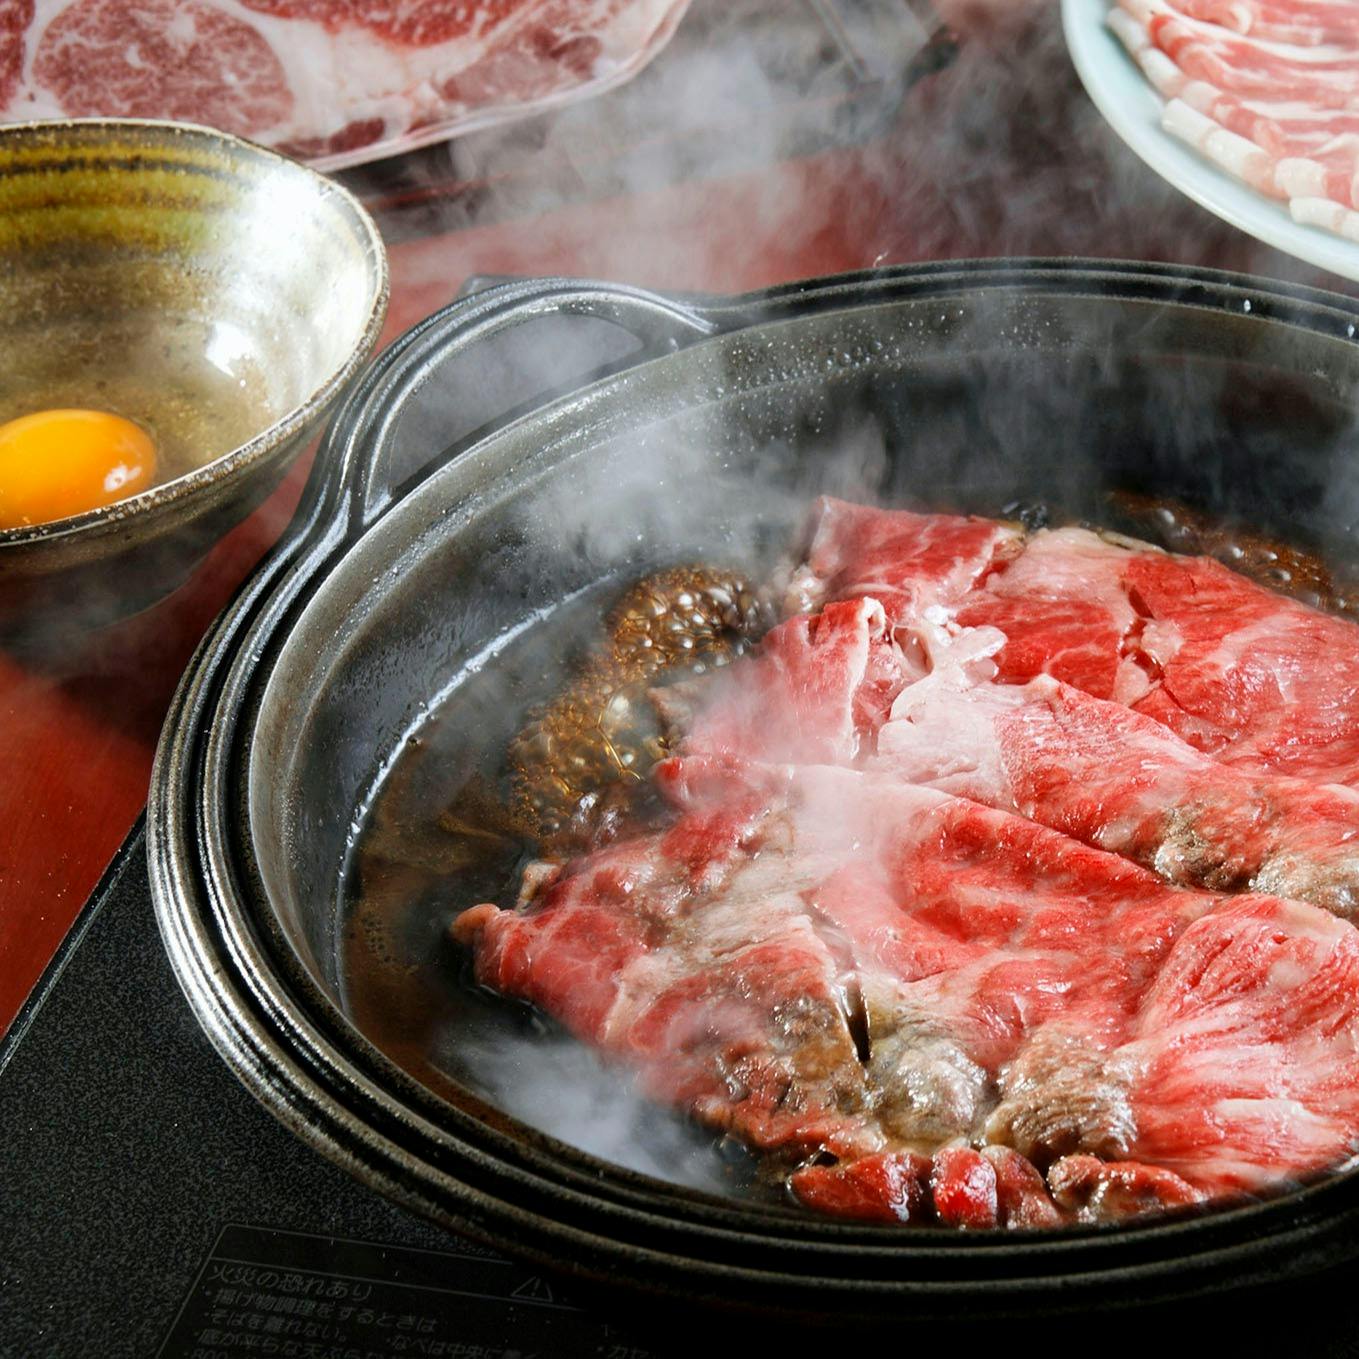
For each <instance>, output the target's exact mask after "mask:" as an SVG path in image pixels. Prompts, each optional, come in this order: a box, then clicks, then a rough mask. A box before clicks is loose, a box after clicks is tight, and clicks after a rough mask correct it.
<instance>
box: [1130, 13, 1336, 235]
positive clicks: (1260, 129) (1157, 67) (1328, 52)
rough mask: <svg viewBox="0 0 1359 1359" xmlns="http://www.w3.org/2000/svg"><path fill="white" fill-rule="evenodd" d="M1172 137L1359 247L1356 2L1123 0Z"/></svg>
mask: <svg viewBox="0 0 1359 1359" xmlns="http://www.w3.org/2000/svg"><path fill="white" fill-rule="evenodd" d="M1108 22H1109V27H1110V28H1111V29H1112V30H1113V31H1114V32H1115V33H1116V34H1117V35H1118V38H1119V39H1120V41H1121V42H1122V43H1123V45H1124V46H1125V47H1126V48H1127V49H1128V52H1129V53H1130V54H1131V56H1132V57H1133V59H1134V60H1136V61H1137V63H1138V64H1139V65H1140V66H1141V68H1142V70H1143V72H1144V73H1145V74H1146V76H1147V78H1148V80H1149V81H1150V82H1151V84H1152V85H1153V86H1154V87H1155V88H1156V90H1157V92H1158V93H1159V94H1160V95H1161V96H1162V98H1164V99H1165V100H1166V101H1167V102H1166V106H1165V112H1164V114H1163V117H1162V126H1163V127H1164V128H1165V130H1166V131H1167V132H1169V133H1171V134H1172V135H1174V136H1176V137H1178V138H1180V139H1181V140H1183V141H1186V142H1188V143H1189V144H1190V145H1191V146H1193V147H1194V148H1195V149H1196V150H1198V151H1199V152H1201V153H1202V154H1203V155H1204V156H1205V157H1206V158H1207V159H1208V160H1210V161H1212V162H1214V163H1215V164H1217V165H1219V166H1221V167H1222V168H1223V169H1224V170H1226V171H1228V173H1230V174H1232V175H1234V176H1235V177H1236V178H1238V179H1241V180H1244V181H1245V182H1246V183H1248V184H1250V185H1251V187H1252V188H1255V189H1257V190H1259V192H1260V193H1262V194H1264V195H1266V196H1268V197H1270V198H1278V199H1284V200H1286V201H1287V202H1288V205H1289V211H1290V213H1291V215H1292V217H1293V219H1294V220H1295V221H1297V222H1299V223H1301V224H1303V225H1310V226H1319V227H1323V228H1326V229H1327V230H1330V231H1334V232H1337V233H1339V234H1340V235H1342V236H1345V237H1348V238H1349V239H1351V240H1359V10H1356V7H1355V6H1354V5H1353V4H1350V3H1347V2H1346V0H1329V2H1326V3H1317V2H1316V0H1117V3H1114V4H1112V5H1111V7H1110V10H1109V18H1108Z"/></svg>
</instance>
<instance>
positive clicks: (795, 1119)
mask: <svg viewBox="0 0 1359 1359" xmlns="http://www.w3.org/2000/svg"><path fill="white" fill-rule="evenodd" d="M1357 326H1359V303H1356V302H1354V301H1353V300H1351V299H1347V298H1342V297H1339V296H1335V295H1330V294H1324V293H1318V292H1313V291H1308V290H1305V289H1292V288H1288V287H1286V286H1284V285H1279V284H1273V283H1268V282H1265V281H1262V280H1258V279H1251V278H1246V277H1241V276H1233V275H1225V274H1219V273H1214V272H1211V271H1196V270H1184V269H1173V268H1169V267H1161V266H1150V265H1124V264H1112V263H1100V262H1082V261H1020V262H1005V261H1001V262H994V263H988V262H980V263H973V264H944V265H921V266H908V267H903V268H899V269H892V270H886V271H879V272H875V273H869V274H863V275H854V276H848V277H845V278H839V279H829V280H814V281H810V282H807V283H804V284H799V285H795V286H792V287H787V288H779V289H774V290H772V291H769V292H765V293H761V294H758V295H753V296H745V297H739V298H732V299H717V298H703V299H694V298H673V297H663V296H659V295H654V294H649V293H645V292H640V291H636V290H632V289H626V288H618V287H612V286H606V285H599V284H590V283H579V282H571V281H548V282H528V283H517V284H516V283H511V284H505V285H501V286H498V287H494V288H491V289H490V290H488V291H486V292H484V293H482V294H479V295H476V296H473V297H471V298H469V299H466V300H464V301H462V302H459V303H456V304H454V305H453V306H452V307H451V308H449V309H447V310H446V311H444V312H442V313H440V314H438V315H436V316H435V317H432V318H431V319H430V320H428V321H427V322H425V323H423V324H422V325H421V326H419V327H417V328H416V329H415V330H414V331H412V332H410V333H408V334H407V335H406V336H405V337H403V338H402V339H401V340H400V341H398V342H397V343H396V344H395V345H394V346H392V348H390V349H389V350H388V351H386V353H385V354H384V356H383V357H382V358H381V359H380V360H379V361H378V362H377V364H376V365H375V366H374V367H373V369H372V370H371V371H370V373H369V374H368V376H367V378H366V379H365V381H364V382H363V384H361V386H360V387H359V388H358V389H357V390H356V391H355V393H354V394H353V395H352V396H351V398H350V400H349V402H348V404H347V406H346V408H345V409H344V411H343V412H342V413H341V415H340V416H339V417H338V419H337V422H336V424H335V426H334V427H333V428H332V430H331V432H330V434H329V435H328V438H327V441H326V444H325V446H324V448H323V450H322V453H321V455H320V457H319V459H318V463H317V468H316V471H315V472H314V474H313V478H312V481H311V484H310V486H309V488H308V492H307V495H306V497H305V498H304V501H303V505H302V508H301V509H300V510H299V514H298V518H297V520H296V522H295V523H294V525H293V527H292V528H291V529H290V531H289V533H288V534H287V535H286V537H285V539H284V540H283V542H282V544H281V545H280V547H279V549H278V550H277V552H276V553H275V554H274V555H273V556H272V557H271V558H270V559H269V561H268V562H267V563H266V564H265V565H264V566H263V567H262V568H261V570H260V571H259V573H258V574H257V575H256V576H255V577H254V578H253V580H252V581H251V582H250V583H249V584H248V585H247V586H246V588H245V589H244V590H243V592H242V594H241V595H240V597H239V598H238V599H237V601H236V602H235V603H234V604H233V606H232V607H231V609H230V610H229V611H228V612H227V613H226V614H225V615H223V617H222V618H221V619H220V620H219V622H218V624H217V625H216V627H215V630H214V631H213V633H212V634H211V635H210V636H209V638H208V639H207V641H206V642H205V644H204V646H203V648H202V650H201V651H200V653H199V655H198V657H197V659H196V661H195V664H194V666H193V668H192V669H191V670H190V672H189V674H188V675H187V676H186V678H185V680H184V682H183V685H182V686H181V689H180V692H179V695H178V697H177V699H176V704H175V708H174V710H173V712H172V714H171V716H170V719H169V722H168V724H167V727H166V733H165V736H164V738H163V740H162V743H161V748H160V751H159V755H158V759H157V765H156V772H155V776H154V783H153V795H152V801H151V807H150V814H149V817H150V819H149V845H150V857H151V866H152V884H153V893H154V897H155V901H156V907H157V912H158V917H159V922H160V926H161V929H162V933H163V935H164V937H165V941H166V945H167V948H168V951H169V954H170V957H171V959H172V961H173V964H174V967H175V969H176V973H177V975H178V977H179V980H180V983H181V985H182V987H183V989H184V992H185V994H186V996H187V997H188V1000H189V1002H190V1004H191V1005H192V1007H193V1009H194V1010H195V1012H196V1014H197V1015H198V1018H199V1020H200V1021H201V1022H202V1024H203V1025H204V1027H205V1029H206V1030H207V1032H208V1033H209V1034H210V1036H211V1037H212V1039H213V1041H214V1042H215V1044H216V1045H217V1047H218V1049H219V1050H220V1052H221V1054H222V1055H223V1057H224V1058H225V1060H226V1061H227V1062H228V1063H229V1064H230V1065H231V1067H232V1068H233V1069H234V1070H235V1071H236V1072H237V1074H238V1075H239V1076H240V1077H241V1079H242V1080H243V1081H244V1082H245V1084H246V1085H247V1086H248V1087H249V1088H250V1089H251V1090H252V1091H253V1092H254V1093H255V1094H256V1095H257V1096H258V1097H259V1098H260V1099H261V1100H262V1101H263V1102H264V1103H265V1104H266V1105H267V1106H268V1107H270V1108H271V1109H272V1110H273V1111H274V1112H275V1113H276V1114H277V1115H278V1116H279V1117H280V1118H282V1119H284V1120H285V1122H287V1123H288V1125H289V1126H290V1127H292V1128H294V1129H295V1130H296V1131H297V1132H298V1134H299V1135H300V1136H302V1137H303V1138H305V1139H306V1140H308V1141H310V1142H311V1143H313V1144H314V1145H315V1146H316V1147H317V1148H319V1149H320V1150H321V1151H323V1152H324V1153H326V1154H328V1155H330V1156H332V1157H334V1158H335V1159H337V1160H338V1161H340V1162H341V1163H342V1164H343V1165H345V1166H347V1167H348V1168H349V1169H350V1170H351V1171H352V1172H353V1173H355V1174H356V1175H358V1176H360V1177H361V1178H362V1179H363V1180H365V1181H366V1182H367V1183H369V1184H371V1185H372V1186H374V1187H375V1188H377V1189H380V1190H382V1191H383V1192H385V1193H388V1194H390V1195H393V1196H394V1197H396V1198H397V1199H399V1200H400V1201H401V1202H403V1203H405V1204H407V1205H409V1206H411V1207H413V1208H415V1209H417V1210H419V1211H421V1212H424V1213H426V1214H429V1215H430V1216H432V1217H434V1218H436V1219H437V1220H439V1221H442V1222H444V1223H446V1224H448V1225H449V1226H451V1227H453V1228H455V1229H457V1230H461V1231H465V1232H471V1233H473V1234H475V1235H479V1236H481V1237H483V1238H486V1239H494V1240H495V1241H496V1242H497V1243H498V1244H499V1245H500V1246H501V1247H502V1248H509V1249H513V1250H516V1251H518V1252H521V1253H522V1254H524V1255H525V1256H527V1257H529V1258H532V1259H535V1260H538V1261H540V1262H543V1263H545V1264H550V1265H552V1266H553V1267H555V1268H557V1269H564V1270H567V1271H568V1272H571V1273H573V1274H575V1275H576V1276H577V1277H578V1278H580V1279H582V1280H585V1281H587V1282H589V1281H593V1282H596V1283H598V1282H602V1281H607V1282H609V1283H610V1284H611V1285H613V1286H615V1287H623V1288H625V1289H632V1290H635V1291H637V1292H638V1293H639V1294H643V1293H644V1294H645V1295H647V1296H649V1297H652V1298H656V1299H661V1300H665V1299H669V1300H670V1301H671V1302H675V1301H678V1300H684V1299H688V1298H692V1297H701V1298H703V1299H705V1300H706V1301H707V1302H708V1303H709V1304H711V1305H714V1306H718V1305H720V1306H723V1307H727V1308H738V1309H745V1310H747V1311H753V1312H759V1313H763V1314H766V1315H773V1314H777V1315H781V1316H783V1317H785V1318H787V1317H790V1316H797V1317H804V1318H806V1319H808V1320H817V1319H819V1320H822V1321H837V1320H838V1321H843V1320H845V1319H848V1318H853V1319H854V1320H855V1321H856V1323H862V1324H865V1325H872V1324H887V1325H892V1324H896V1323H898V1322H900V1321H901V1320H902V1319H903V1318H906V1317H911V1318H914V1319H918V1320H923V1319H929V1318H934V1319H938V1320H942V1319H948V1318H958V1317H962V1316H972V1317H975V1316H993V1317H1011V1316H1032V1315H1038V1314H1050V1313H1055V1312H1060V1311H1063V1310H1070V1309H1072V1308H1079V1307H1091V1306H1099V1307H1120V1306H1131V1305H1137V1306H1147V1305H1150V1304H1152V1303H1157V1304H1165V1305H1167V1306H1169V1305H1173V1304H1175V1303H1177V1302H1178V1301H1182V1300H1183V1299H1186V1298H1202V1297H1204V1296H1205V1295H1222V1294H1228V1295H1231V1297H1232V1300H1233V1306H1241V1305H1243V1303H1242V1301H1241V1300H1242V1298H1243V1297H1245V1296H1247V1295H1250V1296H1253V1294H1252V1292H1251V1290H1252V1289H1253V1288H1254V1287H1255V1286H1256V1285H1259V1284H1262V1283H1265V1282H1277V1281H1279V1280H1281V1279H1286V1278H1290V1277H1297V1276H1301V1275H1308V1274H1310V1273H1312V1272H1314V1271H1316V1270H1318V1269H1321V1268H1323V1267H1326V1266H1333V1265H1338V1264H1343V1263H1345V1262H1348V1261H1351V1260H1353V1259H1354V1258H1356V1257H1359V1175H1356V1174H1355V1172H1354V1170H1353V1158H1354V1156H1355V1154H1356V1151H1359V932H1356V924H1355V922H1356V919H1359V622H1356V621H1355V615H1356V610H1359V547H1357V546H1356V544H1355V532H1356V527H1355V526H1356V513H1357V511H1356V506H1359V486H1357V485H1356V483H1355V476H1356V472H1355V468H1356V467H1357V466H1359V460H1356V456H1355V455H1356V452H1359V420H1357V419H1356V415H1355V412H1356V410H1359V342H1356V339H1355V335H1356V328H1357Z"/></svg>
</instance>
